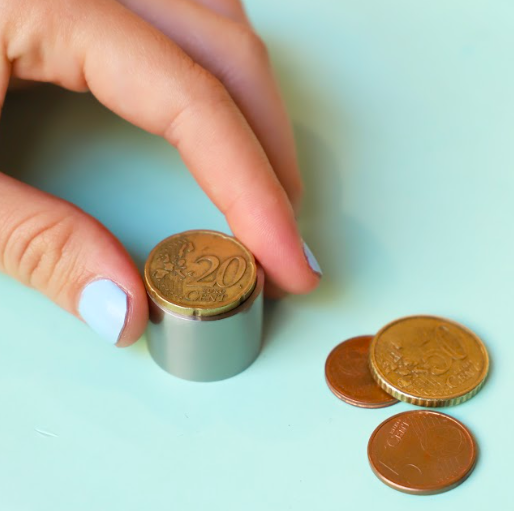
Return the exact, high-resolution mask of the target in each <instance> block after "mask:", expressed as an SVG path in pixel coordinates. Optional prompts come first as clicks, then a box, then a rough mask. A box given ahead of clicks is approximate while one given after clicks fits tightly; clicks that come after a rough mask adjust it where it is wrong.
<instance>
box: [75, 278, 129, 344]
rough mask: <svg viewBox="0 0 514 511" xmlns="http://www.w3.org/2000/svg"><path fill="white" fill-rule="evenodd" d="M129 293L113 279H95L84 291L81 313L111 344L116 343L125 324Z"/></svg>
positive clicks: (80, 305) (81, 300)
mask: <svg viewBox="0 0 514 511" xmlns="http://www.w3.org/2000/svg"><path fill="white" fill-rule="evenodd" d="M127 302H128V300H127V295H126V294H125V292H124V291H122V290H121V289H120V288H119V287H118V286H117V285H116V284H115V283H114V282H112V281H111V280H106V279H104V280H95V281H93V282H91V283H90V284H88V285H87V286H86V287H85V288H84V290H83V291H82V295H81V297H80V302H79V313H80V315H81V316H82V318H83V319H84V321H85V322H86V323H87V324H88V325H89V326H90V327H91V328H92V329H93V330H94V331H95V332H96V333H97V334H98V335H100V336H101V337H103V338H104V339H105V340H106V341H107V342H109V343H110V344H116V343H117V342H118V339H119V337H120V334H121V331H122V330H123V327H124V326H125V320H126V317H127V309H128V303H127Z"/></svg>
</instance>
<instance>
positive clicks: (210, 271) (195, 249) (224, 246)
mask: <svg viewBox="0 0 514 511" xmlns="http://www.w3.org/2000/svg"><path fill="white" fill-rule="evenodd" d="M256 281H257V265H256V263H255V258H254V257H253V255H252V253H251V252H250V251H249V250H248V249H247V248H246V247H244V246H243V245H242V244H241V243H240V242H239V241H237V240H236V239H235V238H233V237H232V236H228V235H226V234H223V233H220V232H215V231H187V232H183V233H180V234H175V235H174V236H170V237H169V238H167V239H165V240H164V241H161V242H160V243H159V244H158V245H157V246H156V247H155V248H154V249H153V250H152V252H151V253H150V255H149V256H148V259H147V261H146V265H145V285H146V288H147V291H148V294H149V295H150V296H151V297H152V298H153V299H154V300H155V301H156V302H157V303H158V304H159V305H161V306H162V307H164V308H166V309H169V310H172V311H175V312H178V313H179V314H183V315H186V316H215V315H218V314H221V313H224V312H228V311H230V310H232V309H234V308H236V307H237V306H238V305H239V304H241V303H242V302H244V301H245V300H246V299H247V298H248V296H249V295H250V294H251V293H252V291H253V289H254V287H255V284H256Z"/></svg>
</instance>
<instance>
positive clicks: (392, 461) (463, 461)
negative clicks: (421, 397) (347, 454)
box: [368, 410, 477, 495]
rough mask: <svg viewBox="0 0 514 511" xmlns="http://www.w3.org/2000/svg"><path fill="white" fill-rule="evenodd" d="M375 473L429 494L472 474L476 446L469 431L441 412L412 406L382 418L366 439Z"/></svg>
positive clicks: (388, 481)
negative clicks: (412, 409)
mask: <svg viewBox="0 0 514 511" xmlns="http://www.w3.org/2000/svg"><path fill="white" fill-rule="evenodd" d="M368 459H369V463H370V465H371V468H372V469H373V472H375V474H376V475H377V476H378V477H379V478H380V479H381V480H382V481H383V482H384V483H386V484H387V485H389V486H391V488H394V489H395V490H399V491H402V492H405V493H412V494H416V495H433V494H435V493H442V492H444V491H447V490H451V489H452V488H455V487H456V486H458V485H459V484H460V483H462V482H463V481H464V480H465V479H466V478H467V477H468V476H469V474H471V472H472V470H473V468H474V467H475V463H476V459H477V447H476V443H475V440H474V438H473V436H472V435H471V433H470V432H469V430H468V429H467V428H466V426H464V425H463V424H461V423H460V422H459V421H458V420H456V419H454V418H453V417H450V416H449V415H446V414H444V413H441V412H434V411H431V410H416V411H411V412H403V413H399V414H397V415H394V416H393V417H390V418H389V419H387V420H385V421H384V422H382V424H380V426H378V428H377V429H376V430H375V431H374V432H373V434H372V435H371V438H370V439H369V443H368Z"/></svg>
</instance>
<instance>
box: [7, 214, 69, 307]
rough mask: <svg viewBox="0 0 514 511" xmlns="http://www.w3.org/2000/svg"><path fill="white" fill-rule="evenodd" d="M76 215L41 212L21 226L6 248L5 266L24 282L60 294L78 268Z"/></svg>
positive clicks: (14, 232)
mask: <svg viewBox="0 0 514 511" xmlns="http://www.w3.org/2000/svg"><path fill="white" fill-rule="evenodd" d="M74 223H75V222H74V215H73V214H65V215H62V216H56V214H55V213H41V214H36V215H33V216H31V217H29V218H26V219H24V220H23V221H21V222H20V223H19V224H17V225H16V226H15V227H14V228H13V229H12V230H11V233H10V235H9V237H8V240H7V243H6V244H5V245H4V254H3V261H4V266H5V267H6V269H7V270H8V271H9V273H12V274H13V275H14V276H15V277H16V278H18V280H20V281H21V282H22V283H24V284H26V285H29V286H31V287H34V288H36V289H38V290H42V291H44V292H45V293H46V294H48V295H49V296H50V297H56V296H57V295H59V294H60V293H61V292H62V290H63V288H64V287H65V283H66V282H67V281H68V279H69V277H70V273H71V272H72V271H73V268H74V266H75V264H74V263H75V258H76V256H74V250H73V239H74V228H73V226H74Z"/></svg>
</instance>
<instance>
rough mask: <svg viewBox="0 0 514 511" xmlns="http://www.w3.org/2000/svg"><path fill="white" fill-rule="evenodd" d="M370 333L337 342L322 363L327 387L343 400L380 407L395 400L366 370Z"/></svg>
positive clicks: (359, 404)
mask: <svg viewBox="0 0 514 511" xmlns="http://www.w3.org/2000/svg"><path fill="white" fill-rule="evenodd" d="M372 339H373V336H372V335H363V336H361V337H354V338H353V339H348V340H347V341H345V342H342V343H341V344H339V345H338V346H336V347H335V348H334V349H333V350H332V352H331V353H330V354H329V356H328V358H327V362H326V364H325V379H326V381H327V385H328V386H329V388H330V390H331V391H332V392H333V393H334V394H335V395H336V396H337V397H338V398H339V399H342V400H343V401H346V402H347V403H349V404H351V405H354V406H360V407H361V408H383V407H385V406H391V405H394V404H395V403H397V402H398V401H397V400H396V399H395V398H394V397H392V396H390V395H389V394H387V393H386V392H384V391H383V390H382V389H381V388H380V387H379V386H378V385H377V383H376V382H375V381H374V380H373V377H372V376H371V372H370V370H369V346H370V344H371V340H372Z"/></svg>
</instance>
